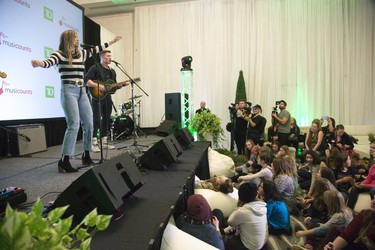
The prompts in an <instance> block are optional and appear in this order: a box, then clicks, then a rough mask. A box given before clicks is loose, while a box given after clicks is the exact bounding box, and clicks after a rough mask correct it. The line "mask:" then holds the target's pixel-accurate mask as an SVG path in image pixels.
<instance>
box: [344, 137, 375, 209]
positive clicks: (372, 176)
mask: <svg viewBox="0 0 375 250" xmlns="http://www.w3.org/2000/svg"><path fill="white" fill-rule="evenodd" d="M370 155H372V156H373V157H375V142H372V143H371V144H370ZM363 192H369V193H370V196H371V199H373V198H374V195H375V164H373V165H372V166H371V168H370V170H369V173H368V175H367V177H366V179H365V180H363V181H362V182H357V183H355V184H354V186H353V187H352V189H351V190H350V193H349V199H348V207H350V208H351V209H354V207H355V204H356V203H357V200H358V195H359V193H363Z"/></svg>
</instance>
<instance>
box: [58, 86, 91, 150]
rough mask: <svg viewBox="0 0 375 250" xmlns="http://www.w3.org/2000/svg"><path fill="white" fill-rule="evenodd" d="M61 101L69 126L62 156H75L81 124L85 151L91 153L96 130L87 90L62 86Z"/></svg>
mask: <svg viewBox="0 0 375 250" xmlns="http://www.w3.org/2000/svg"><path fill="white" fill-rule="evenodd" d="M60 101H61V106H62V108H63V110H64V113H65V120H66V124H67V128H66V130H65V135H64V140H63V145H62V149H61V153H62V155H69V156H72V155H73V154H74V151H75V145H76V141H77V135H78V130H79V125H80V122H81V124H82V131H83V150H84V151H90V150H91V140H92V133H93V130H94V129H93V117H92V109H91V105H90V101H89V98H88V96H87V93H86V88H85V87H77V86H75V85H71V84H62V85H61V96H60Z"/></svg>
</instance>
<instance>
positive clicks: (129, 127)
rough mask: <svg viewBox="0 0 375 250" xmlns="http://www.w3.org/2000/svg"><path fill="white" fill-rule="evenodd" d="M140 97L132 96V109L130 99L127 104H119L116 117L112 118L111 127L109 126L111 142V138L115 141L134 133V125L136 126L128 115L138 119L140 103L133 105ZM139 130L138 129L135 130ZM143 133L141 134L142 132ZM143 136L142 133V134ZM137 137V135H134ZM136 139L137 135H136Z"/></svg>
mask: <svg viewBox="0 0 375 250" xmlns="http://www.w3.org/2000/svg"><path fill="white" fill-rule="evenodd" d="M140 97H142V95H138V96H134V97H133V99H134V107H132V98H129V101H128V102H125V103H121V104H120V105H119V108H118V113H117V115H116V116H113V117H112V125H111V139H112V140H113V137H115V139H118V138H120V139H122V138H126V137H129V136H130V135H131V134H132V133H133V132H134V133H136V131H134V125H135V124H137V123H136V122H134V120H133V119H132V118H131V117H130V115H133V112H134V115H133V117H134V118H135V119H137V118H139V113H137V112H139V109H138V107H139V105H140V101H139V102H138V103H135V100H136V99H138V98H140ZM136 129H137V130H139V128H136ZM142 133H143V132H142ZM143 134H144V133H143ZM136 135H137V134H136ZM137 137H138V135H137Z"/></svg>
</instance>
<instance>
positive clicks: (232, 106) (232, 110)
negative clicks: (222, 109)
mask: <svg viewBox="0 0 375 250" xmlns="http://www.w3.org/2000/svg"><path fill="white" fill-rule="evenodd" d="M228 109H229V113H231V114H233V113H234V114H235V113H236V112H237V109H236V104H235V103H231V104H230V106H229V107H228Z"/></svg>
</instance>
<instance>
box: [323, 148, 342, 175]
mask: <svg viewBox="0 0 375 250" xmlns="http://www.w3.org/2000/svg"><path fill="white" fill-rule="evenodd" d="M325 154H326V159H325V163H326V165H327V167H329V168H331V169H332V170H333V171H334V172H336V166H335V161H336V158H337V157H338V155H339V154H340V151H339V150H338V148H336V147H332V146H331V145H330V144H328V148H327V149H326V150H325Z"/></svg>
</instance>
